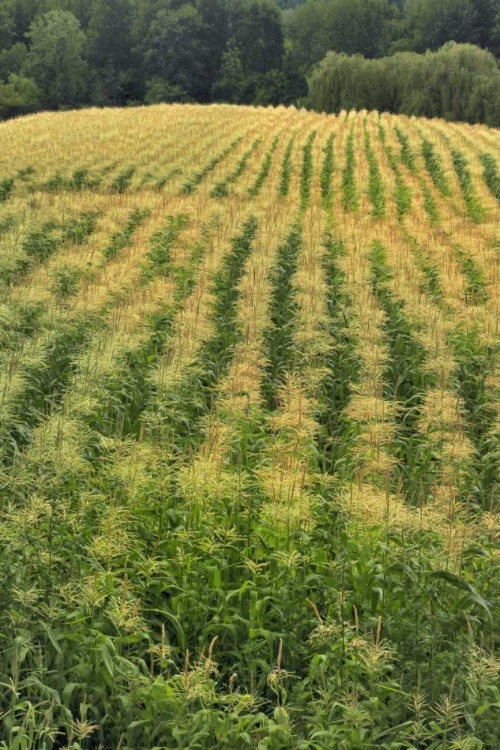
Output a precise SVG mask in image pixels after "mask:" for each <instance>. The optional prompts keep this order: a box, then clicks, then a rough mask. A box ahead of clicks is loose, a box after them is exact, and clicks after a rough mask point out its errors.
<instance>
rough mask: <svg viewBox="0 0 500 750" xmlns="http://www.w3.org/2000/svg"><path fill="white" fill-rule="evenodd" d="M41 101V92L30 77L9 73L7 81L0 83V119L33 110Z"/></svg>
mask: <svg viewBox="0 0 500 750" xmlns="http://www.w3.org/2000/svg"><path fill="white" fill-rule="evenodd" d="M41 102H42V92H41V91H40V89H39V88H38V86H37V85H36V83H35V82H34V81H33V80H32V79H31V78H24V77H23V76H18V75H16V74H15V73H11V75H10V76H9V78H8V80H7V83H0V119H6V118H7V117H15V116H16V115H22V114H26V113H28V112H35V111H36V110H37V109H38V108H39V107H40V105H41Z"/></svg>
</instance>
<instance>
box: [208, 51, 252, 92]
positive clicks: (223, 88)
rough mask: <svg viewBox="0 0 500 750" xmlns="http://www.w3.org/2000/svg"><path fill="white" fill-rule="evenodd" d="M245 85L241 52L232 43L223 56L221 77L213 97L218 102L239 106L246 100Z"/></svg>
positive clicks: (216, 84) (214, 88) (215, 86)
mask: <svg viewBox="0 0 500 750" xmlns="http://www.w3.org/2000/svg"><path fill="white" fill-rule="evenodd" d="M245 83H246V77H245V72H244V70H243V63H242V61H241V52H240V50H239V49H238V47H237V46H236V45H235V44H234V42H232V41H231V42H229V44H228V48H227V50H226V51H225V52H224V54H223V55H222V65H221V69H220V76H219V78H218V80H217V82H216V83H215V84H214V86H213V97H214V99H215V100H217V101H223V102H229V103H230V104H239V103H241V102H243V100H244V93H245Z"/></svg>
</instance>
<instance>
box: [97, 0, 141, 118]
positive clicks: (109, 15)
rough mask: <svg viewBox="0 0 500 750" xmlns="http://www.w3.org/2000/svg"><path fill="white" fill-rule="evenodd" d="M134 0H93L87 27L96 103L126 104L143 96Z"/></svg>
mask: <svg viewBox="0 0 500 750" xmlns="http://www.w3.org/2000/svg"><path fill="white" fill-rule="evenodd" d="M133 11H134V6H133V4H132V0H94V2H93V5H92V13H91V16H90V21H89V26H88V29H87V56H88V60H89V63H90V65H91V68H92V73H91V86H92V98H93V101H94V102H96V103H97V104H107V105H116V104H125V103H126V102H127V101H128V100H130V99H136V98H138V97H139V96H140V91H139V89H140V85H139V83H138V73H137V70H136V64H137V61H136V57H135V55H134V53H133V36H132V24H133V20H134V16H133Z"/></svg>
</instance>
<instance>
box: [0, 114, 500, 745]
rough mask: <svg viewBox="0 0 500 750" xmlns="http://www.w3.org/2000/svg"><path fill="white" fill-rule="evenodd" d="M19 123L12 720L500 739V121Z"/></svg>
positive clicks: (187, 732) (14, 193)
mask: <svg viewBox="0 0 500 750" xmlns="http://www.w3.org/2000/svg"><path fill="white" fill-rule="evenodd" d="M0 139H1V143H2V149H1V152H0V571H1V579H2V582H3V585H2V587H1V589H0V605H1V606H0V748H9V749H11V748H13V749H14V750H17V748H19V750H21V749H22V750H25V749H29V750H31V749H33V750H35V748H40V749H43V750H53V749H55V748H63V747H64V748H72V749H73V750H78V749H85V750H86V749H87V748H89V749H90V748H106V749H107V748H110V749H111V748H113V749H115V748H120V750H125V749H126V748H128V749H129V750H132V749H136V748H195V747H198V748H227V749H228V750H233V749H234V750H239V748H242V749H243V748H258V749H259V750H264V748H268V749H270V750H274V749H278V748H298V749H301V750H306V748H307V749H309V748H310V749H311V750H318V749H320V750H321V749H322V748H325V749H326V748H333V749H334V750H337V749H338V750H341V749H343V750H347V749H349V750H351V749H352V750H361V748H367V749H368V748H387V749H389V748H390V749H391V750H396V748H398V749H399V748H408V749H409V748H418V750H424V748H429V749H430V748H433V750H434V749H436V750H441V749H443V750H444V749H446V750H453V749H456V750H458V749H459V748H469V749H471V750H480V749H481V748H492V749H494V748H500V740H499V739H498V737H499V736H500V712H499V711H500V709H499V706H500V692H499V691H500V681H499V670H500V662H497V661H496V659H495V653H496V651H497V650H498V648H499V646H500V642H499V637H500V632H499V630H498V627H497V626H496V623H498V621H499V618H500V585H499V581H500V578H499V575H500V564H499V563H500V557H499V555H498V541H499V538H500V523H499V517H498V503H499V499H500V485H499V480H500V461H499V458H500V369H499V368H500V332H499V326H498V321H499V304H500V274H499V269H500V229H499V219H500V135H499V133H498V132H497V131H495V130H493V129H488V128H486V127H484V126H471V125H463V124H458V123H445V122H443V121H438V120H436V121H431V120H423V119H416V118H406V117H402V116H392V115H387V114H382V115H379V114H378V113H374V112H371V113H368V112H350V113H344V112H343V113H341V114H340V115H338V116H332V115H324V114H318V113H313V112H308V111H305V110H296V109H294V108H275V109H272V108H267V109H266V108H252V107H235V106H229V105H214V106H205V107H203V106H197V105H161V106H153V107H149V108H137V109H135V108H131V109H128V110H118V109H116V110H111V109H110V110H97V109H91V110H86V111H79V112H66V113H57V114H53V113H47V114H38V115H36V116H30V117H25V118H22V119H19V120H12V121H9V122H5V123H2V124H0Z"/></svg>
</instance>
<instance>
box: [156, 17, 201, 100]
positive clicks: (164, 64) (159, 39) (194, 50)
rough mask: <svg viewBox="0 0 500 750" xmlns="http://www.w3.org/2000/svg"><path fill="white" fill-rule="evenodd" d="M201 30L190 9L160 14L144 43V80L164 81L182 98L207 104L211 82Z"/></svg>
mask: <svg viewBox="0 0 500 750" xmlns="http://www.w3.org/2000/svg"><path fill="white" fill-rule="evenodd" d="M202 28H203V21H202V19H201V16H200V14H199V13H198V11H197V9H196V8H195V7H194V6H193V5H188V4H186V5H182V6H181V7H180V8H178V9H172V8H164V9H163V10H160V11H159V12H158V14H157V16H156V18H155V19H154V20H153V22H152V23H151V26H150V28H149V33H148V36H147V37H146V39H145V45H144V46H145V52H144V61H145V68H146V75H147V78H148V79H149V80H151V79H163V80H164V81H166V82H168V84H170V85H173V86H176V87H178V89H179V90H180V91H181V92H183V95H186V94H187V95H188V96H189V97H192V98H194V99H198V100H200V101H207V100H209V98H210V88H211V81H210V75H209V70H208V65H207V63H208V53H207V48H206V47H205V46H204V44H203V40H202Z"/></svg>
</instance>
